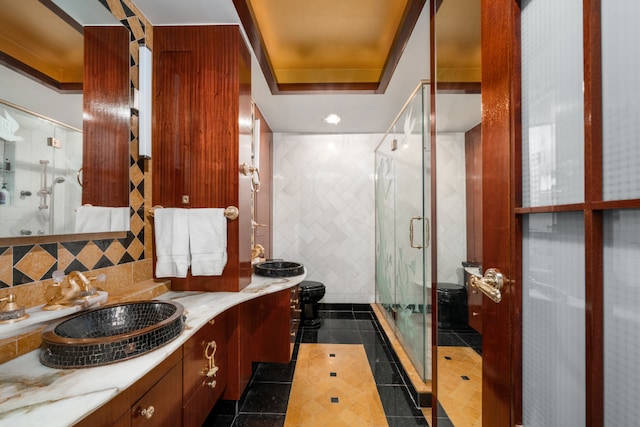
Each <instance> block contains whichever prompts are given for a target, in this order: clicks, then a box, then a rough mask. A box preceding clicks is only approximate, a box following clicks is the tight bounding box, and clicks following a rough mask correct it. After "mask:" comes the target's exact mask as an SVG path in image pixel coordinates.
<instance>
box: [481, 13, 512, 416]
mask: <svg viewBox="0 0 640 427" xmlns="http://www.w3.org/2000/svg"><path fill="white" fill-rule="evenodd" d="M517 17H518V7H517V4H516V2H515V0H495V1H483V2H482V10H481V31H482V64H483V66H482V159H483V169H482V170H483V186H482V191H483V200H484V203H483V209H482V217H483V219H484V221H483V233H482V234H483V247H482V257H483V268H484V269H486V268H489V267H493V268H497V269H499V270H500V271H502V272H503V274H505V276H506V277H507V278H509V279H511V280H510V282H509V283H508V284H507V285H506V286H505V288H504V289H503V295H502V302H501V303H499V304H496V303H493V302H492V301H490V300H489V299H488V298H485V299H484V302H483V306H482V316H483V318H484V321H483V337H484V338H485V339H483V343H482V344H483V352H482V353H483V354H482V359H483V373H482V375H483V378H482V380H483V381H482V382H483V385H482V415H483V420H482V423H483V425H490V426H512V425H514V424H517V423H518V421H519V419H520V418H521V414H519V413H518V412H519V411H520V408H519V403H518V401H517V400H518V397H517V396H516V395H515V394H516V393H517V392H516V391H515V390H514V388H516V389H517V387H515V385H514V381H515V378H514V373H516V372H517V371H518V366H517V365H518V361H517V360H515V359H514V352H513V346H517V345H519V344H518V341H517V340H516V337H517V330H514V329H513V328H512V325H513V319H514V318H516V316H515V314H514V313H515V312H516V311H517V310H518V301H517V290H516V288H517V286H516V283H515V281H513V278H514V277H515V276H516V275H517V271H518V269H517V267H516V263H515V260H514V259H512V254H514V250H515V247H514V245H515V244H516V243H517V242H516V241H515V239H516V236H517V235H518V229H517V223H516V221H515V215H514V208H515V189H514V188H515V187H517V185H518V182H516V178H517V177H516V174H517V170H516V169H514V168H513V164H514V163H515V162H513V159H512V157H513V156H514V154H515V153H516V152H517V147H516V145H517V143H518V141H517V135H518V128H517V126H518V124H519V120H520V119H519V116H518V115H517V114H518V112H519V110H518V108H519V104H518V98H516V96H517V95H518V93H517V92H515V93H514V91H515V90H517V87H518V83H519V80H518V79H519V71H518V70H519V66H518V67H516V64H515V60H516V59H517V56H518V51H517V46H518V43H519V39H516V38H515V36H516V35H517V28H518V18H517ZM497 47H499V48H497ZM516 353H517V352H516ZM512 392H513V394H512Z"/></svg>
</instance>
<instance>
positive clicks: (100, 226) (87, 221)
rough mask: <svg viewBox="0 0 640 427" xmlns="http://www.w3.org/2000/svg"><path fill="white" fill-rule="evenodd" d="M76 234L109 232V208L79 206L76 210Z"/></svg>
mask: <svg viewBox="0 0 640 427" xmlns="http://www.w3.org/2000/svg"><path fill="white" fill-rule="evenodd" d="M75 230H76V233H102V232H105V231H110V230H111V208H106V207H102V206H79V207H78V208H77V209H76V226H75Z"/></svg>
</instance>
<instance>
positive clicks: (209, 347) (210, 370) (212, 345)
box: [202, 340, 220, 377]
mask: <svg viewBox="0 0 640 427" xmlns="http://www.w3.org/2000/svg"><path fill="white" fill-rule="evenodd" d="M205 344H206V347H205V349H204V357H205V359H207V364H206V365H205V367H204V369H203V370H202V373H203V374H205V375H206V376H207V377H213V376H215V375H216V374H217V373H218V369H220V368H219V367H217V366H216V361H215V355H216V350H217V349H218V344H216V342H215V340H214V341H211V342H208V343H207V342H203V343H202V345H205ZM209 351H211V353H209Z"/></svg>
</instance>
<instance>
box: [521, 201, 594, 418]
mask: <svg viewBox="0 0 640 427" xmlns="http://www.w3.org/2000/svg"><path fill="white" fill-rule="evenodd" d="M584 258H585V254H584V220H583V214H582V212H579V213H577V212H567V213H555V214H551V213H549V214H547V213H540V214H532V215H526V216H524V217H523V225H522V393H523V394H522V404H523V408H522V414H523V421H524V422H523V425H526V426H531V427H534V426H569V425H571V426H578V425H586V424H585V423H586V419H585V408H586V400H585V387H586V367H585V357H586V355H585V322H584V319H585V275H584V271H585V262H584ZM580 408H581V409H580Z"/></svg>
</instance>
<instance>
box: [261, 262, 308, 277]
mask: <svg viewBox="0 0 640 427" xmlns="http://www.w3.org/2000/svg"><path fill="white" fill-rule="evenodd" d="M253 272H254V273H255V274H257V275H258V276H265V277H293V276H299V275H301V274H302V273H304V266H303V265H302V264H300V263H298V262H288V261H267V262H261V263H260V264H256V265H254V266H253Z"/></svg>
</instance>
